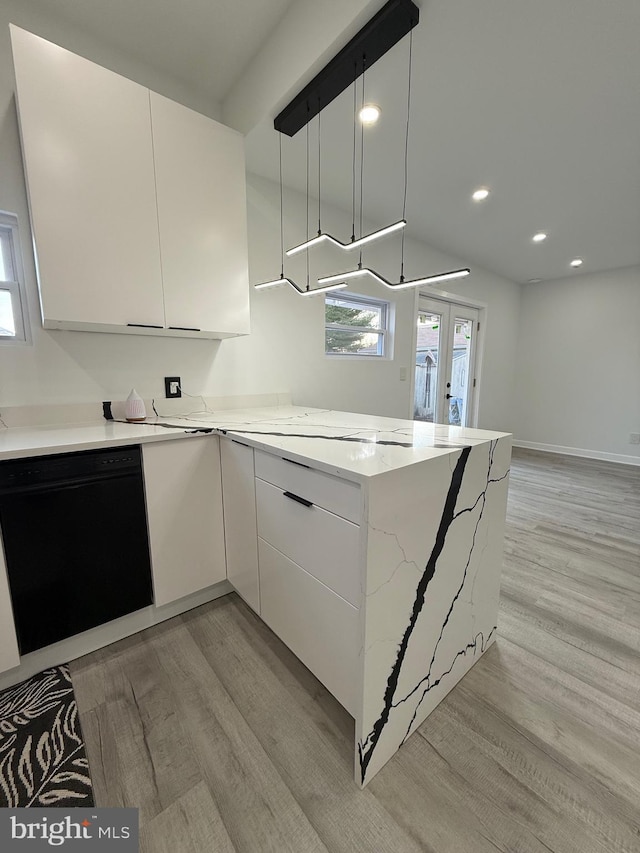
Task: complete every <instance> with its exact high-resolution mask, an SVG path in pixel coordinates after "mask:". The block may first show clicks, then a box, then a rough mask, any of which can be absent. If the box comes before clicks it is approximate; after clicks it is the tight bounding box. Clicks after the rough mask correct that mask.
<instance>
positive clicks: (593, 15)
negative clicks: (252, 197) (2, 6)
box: [30, 0, 640, 281]
mask: <svg viewBox="0 0 640 853" xmlns="http://www.w3.org/2000/svg"><path fill="white" fill-rule="evenodd" d="M30 2H32V3H34V4H41V5H43V6H46V7H47V8H48V10H49V12H52V11H54V12H55V13H56V14H59V15H60V16H62V17H66V18H68V19H69V20H70V21H72V22H73V24H74V25H75V26H76V27H79V28H82V29H84V30H87V31H89V32H91V33H92V34H94V35H95V36H96V37H99V38H101V39H102V41H103V42H107V43H111V44H113V46H114V47H115V48H117V49H118V50H119V51H121V52H125V53H129V54H131V55H136V56H137V58H138V59H140V60H142V61H145V62H147V63H148V64H149V65H151V66H152V67H155V68H158V69H160V70H162V71H164V72H165V73H169V74H172V75H173V76H174V77H176V79H178V80H180V81H181V82H182V83H184V84H186V85H189V86H191V87H193V88H194V90H196V91H198V92H204V93H206V94H207V95H208V96H209V97H210V98H211V99H214V100H216V101H221V100H223V99H224V97H225V95H227V94H228V93H229V92H230V90H231V89H232V87H233V85H234V83H237V81H238V79H239V77H240V76H241V75H242V73H243V71H244V70H245V69H246V68H247V66H248V65H249V63H250V62H251V61H252V59H254V57H255V55H256V54H257V52H258V50H259V49H260V47H261V46H262V45H264V43H265V41H266V39H267V36H268V35H269V34H270V33H272V32H273V30H274V28H276V27H277V26H278V23H279V22H280V21H281V19H282V16H283V15H285V13H287V11H288V10H289V7H292V8H295V7H296V6H297V7H299V8H298V9H297V11H298V12H299V13H302V11H303V10H304V8H305V6H304V3H305V2H306V0H295V2H293V3H292V2H291V0H181V2H179V3H177V2H175V1H174V0H136V2H131V0H30ZM334 2H335V0H315V3H316V4H318V3H321V4H323V5H326V14H327V15H330V14H332V9H334V10H335V7H334ZM417 2H418V5H419V6H420V7H421V20H420V24H419V25H418V27H417V28H416V29H415V30H414V36H413V60H414V61H413V87H412V115H411V145H410V162H409V198H408V209H407V218H408V221H409V230H410V232H411V233H413V234H414V235H416V236H418V237H420V238H422V239H424V240H425V241H427V242H428V243H430V244H431V245H433V246H434V247H436V248H439V249H442V250H444V251H448V252H450V253H452V254H455V255H457V256H459V257H460V258H462V259H464V260H465V261H466V262H467V263H469V264H470V265H473V264H474V263H475V264H479V265H481V266H484V267H485V268H487V269H489V270H493V271H495V272H496V273H499V274H502V275H504V276H506V277H507V278H510V279H512V280H514V281H528V280H529V279H532V278H540V279H543V280H545V279H553V278H559V277H562V276H565V275H576V274H579V273H575V272H572V271H571V270H570V268H569V266H568V264H569V261H570V260H571V259H572V258H574V257H576V256H579V257H582V258H584V266H583V267H582V268H581V272H585V273H586V272H594V271H600V270H605V269H613V268H617V267H625V266H632V265H636V264H640V50H639V49H638V44H639V43H640V0H536V1H535V2H531V0H417ZM354 5H356V4H354ZM362 5H363V6H364V5H365V4H364V3H363V4H362ZM378 5H379V6H382V5H383V0H380V3H379V4H378ZM352 34H353V33H348V34H346V35H349V36H350V35H352ZM343 41H344V39H343ZM327 47H329V46H327ZM336 49H337V48H336ZM407 56H408V39H405V40H404V41H403V42H401V43H400V44H398V45H397V46H396V47H395V48H393V50H392V51H390V52H389V53H388V54H387V55H386V56H385V57H383V58H382V59H381V60H380V61H379V62H378V63H377V64H376V65H375V66H374V67H373V68H372V69H371V70H370V71H369V72H368V73H367V78H366V87H367V100H372V101H375V102H376V103H378V104H379V105H380V106H381V107H382V110H383V113H382V118H381V120H380V122H379V124H378V126H376V127H375V128H373V129H371V130H369V131H368V132H367V135H366V142H365V146H366V147H365V213H366V214H367V216H368V217H370V218H373V219H376V220H378V221H379V222H380V223H381V224H382V223H386V222H391V221H394V220H395V219H397V218H399V215H400V213H401V210H402V181H403V160H402V157H403V146H404V136H403V134H404V120H405V110H406V80H407ZM315 58H316V57H313V58H311V60H310V61H313V60H314V59H315ZM286 62H287V56H286V53H284V54H282V55H281V57H279V63H286ZM279 72H280V74H281V72H282V65H281V64H280V67H279ZM302 82H307V80H304V81H302ZM290 83H291V87H292V91H295V90H296V88H298V81H296V80H291V81H290ZM281 94H282V93H281V92H278V93H277V94H276V95H275V97H274V102H275V99H276V98H279V97H280V96H281ZM352 97H353V95H352V92H351V91H347V92H345V93H343V95H341V96H340V98H338V99H337V100H336V101H334V103H333V104H331V105H330V106H329V107H328V108H327V109H326V110H325V111H324V112H323V114H322V152H323V157H322V161H323V192H322V195H323V199H326V200H327V201H331V202H333V203H335V204H337V205H339V206H341V207H343V208H346V209H350V207H351V144H352V143H351V139H352V136H351V134H352ZM272 119H273V116H269V117H268V119H263V120H262V122H261V123H260V124H258V125H257V126H256V127H255V128H254V129H253V130H252V131H251V132H250V133H249V135H248V137H247V165H248V168H249V169H250V170H252V171H255V172H257V173H259V174H262V175H264V176H266V177H270V178H273V179H274V180H277V134H276V132H275V131H274V130H273V127H272ZM315 134H316V123H315V122H314V123H313V125H312V129H311V138H312V150H314V151H315V148H314V146H313V141H314V140H315V139H316V136H315ZM304 152H305V132H304V131H301V132H300V133H299V134H298V135H297V136H296V137H294V139H293V140H288V139H285V145H284V155H285V181H286V183H287V184H289V185H291V186H293V187H295V188H297V189H300V190H304V185H305V154H304ZM316 168H317V160H316V159H315V154H314V155H312V173H313V175H315V174H316ZM481 184H483V185H487V186H489V187H490V188H491V190H492V194H491V196H490V198H489V200H488V201H487V202H485V203H484V204H482V205H478V204H473V203H472V202H471V201H470V194H471V191H472V190H473V189H474V188H475V187H477V186H479V185H481ZM312 186H313V183H312ZM538 230H545V231H547V232H548V234H549V237H548V239H547V240H546V242H544V243H542V244H539V245H535V244H533V243H532V242H531V236H532V235H533V233H534V232H536V231H538ZM336 236H341V237H342V238H343V239H344V238H347V237H348V235H336Z"/></svg>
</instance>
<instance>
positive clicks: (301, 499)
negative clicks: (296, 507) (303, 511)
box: [282, 492, 313, 507]
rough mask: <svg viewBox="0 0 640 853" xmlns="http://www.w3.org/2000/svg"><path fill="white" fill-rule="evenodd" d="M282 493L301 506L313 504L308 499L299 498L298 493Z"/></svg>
mask: <svg viewBox="0 0 640 853" xmlns="http://www.w3.org/2000/svg"><path fill="white" fill-rule="evenodd" d="M282 494H283V495H284V496H285V498H289V499H290V500H292V501H297V503H299V504H302V506H306V507H310V506H313V503H312V502H311V501H308V500H307V499H306V498H301V497H300V496H299V495H294V494H293V492H283V493H282Z"/></svg>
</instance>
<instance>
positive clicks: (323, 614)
mask: <svg viewBox="0 0 640 853" xmlns="http://www.w3.org/2000/svg"><path fill="white" fill-rule="evenodd" d="M258 549H259V555H260V600H261V604H262V613H261V616H262V618H263V619H264V621H265V622H266V623H267V625H268V626H269V627H270V628H271V629H272V630H273V631H275V633H276V634H277V635H278V636H279V637H280V639H281V640H282V641H283V642H284V643H285V644H286V645H287V646H289V648H290V649H291V651H292V652H293V653H294V654H295V655H297V657H299V658H300V660H301V661H302V662H303V663H304V664H305V666H308V667H309V669H310V670H311V672H313V674H314V675H315V676H316V677H317V678H318V679H319V680H320V681H321V682H322V683H323V684H324V686H325V687H326V688H327V689H328V690H330V691H331V693H333V695H334V696H335V697H336V699H337V700H338V702H340V703H341V704H342V705H343V706H344V707H345V708H346V709H347V711H349V713H350V714H355V709H356V693H357V663H358V611H357V610H356V608H355V607H353V606H352V605H351V604H349V602H347V601H345V600H344V598H340V596H339V595H336V594H335V593H334V592H332V591H331V590H330V589H328V587H326V586H325V585H324V584H322V583H320V581H317V580H316V579H315V578H314V577H312V576H311V575H310V574H307V572H305V571H303V570H302V569H301V568H300V567H299V566H297V565H296V564H295V563H293V562H292V561H291V560H289V559H288V558H287V557H285V555H284V554H281V553H280V552H279V551H277V550H276V549H275V548H272V547H271V545H269V544H268V543H267V542H265V541H264V540H262V539H259V540H258Z"/></svg>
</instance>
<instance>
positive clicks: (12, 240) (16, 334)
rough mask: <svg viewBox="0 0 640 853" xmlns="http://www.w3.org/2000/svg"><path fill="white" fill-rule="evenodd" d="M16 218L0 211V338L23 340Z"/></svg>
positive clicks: (22, 300) (22, 301)
mask: <svg viewBox="0 0 640 853" xmlns="http://www.w3.org/2000/svg"><path fill="white" fill-rule="evenodd" d="M18 248H19V244H18V220H17V219H16V217H15V216H13V215H12V214H10V213H2V212H0V341H26V340H27V322H26V312H25V310H24V292H23V287H22V283H21V278H22V270H21V267H20V254H19V251H18Z"/></svg>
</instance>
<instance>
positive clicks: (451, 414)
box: [413, 296, 479, 426]
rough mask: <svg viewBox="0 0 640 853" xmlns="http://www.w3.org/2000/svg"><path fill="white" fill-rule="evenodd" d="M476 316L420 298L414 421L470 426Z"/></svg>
mask: <svg viewBox="0 0 640 853" xmlns="http://www.w3.org/2000/svg"><path fill="white" fill-rule="evenodd" d="M478 316H479V311H478V309H477V308H469V307H467V306H465V305H460V304H457V303H454V302H446V301H444V300H439V299H430V298H426V297H423V296H421V297H420V300H419V305H418V316H417V324H418V330H417V341H416V361H415V384H414V404H413V417H414V419H415V420H419V421H428V422H430V423H444V424H450V425H453V426H471V425H472V424H471V419H472V410H473V394H474V387H475V361H476V338H477V330H478Z"/></svg>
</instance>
